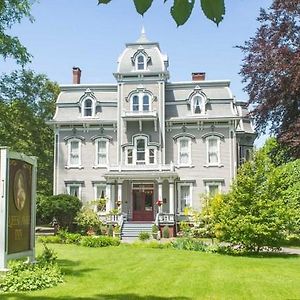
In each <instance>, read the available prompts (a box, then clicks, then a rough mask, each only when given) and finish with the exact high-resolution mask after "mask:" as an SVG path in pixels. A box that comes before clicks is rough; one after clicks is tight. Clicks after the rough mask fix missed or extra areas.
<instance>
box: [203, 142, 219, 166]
mask: <svg viewBox="0 0 300 300" xmlns="http://www.w3.org/2000/svg"><path fill="white" fill-rule="evenodd" d="M210 140H216V141H217V149H218V161H217V162H216V163H210V162H209V141H210ZM220 143H221V141H220V138H219V137H217V136H210V137H207V138H206V165H205V167H223V165H222V164H221V147H220Z"/></svg>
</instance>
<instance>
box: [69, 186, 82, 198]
mask: <svg viewBox="0 0 300 300" xmlns="http://www.w3.org/2000/svg"><path fill="white" fill-rule="evenodd" d="M71 186H73V187H78V197H77V198H78V199H79V200H81V196H82V194H81V190H82V186H81V184H80V183H68V184H67V193H68V195H71V193H70V190H71Z"/></svg>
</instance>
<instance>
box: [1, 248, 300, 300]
mask: <svg viewBox="0 0 300 300" xmlns="http://www.w3.org/2000/svg"><path fill="white" fill-rule="evenodd" d="M50 247H51V248H55V250H56V252H57V253H58V257H59V263H60V265H61V266H62V268H63V271H64V273H65V274H66V276H65V283H63V284H61V285H59V286H57V287H55V288H52V289H47V290H43V291H38V292H28V293H19V294H6V295H3V294H2V295H0V299H1V300H8V299H9V300H13V299H22V300H32V299H36V300H53V299H61V300H63V299H70V300H78V299H86V300H95V299H106V300H121V299H134V300H140V299H156V300H163V299H186V300H188V299H222V300H223V299H239V300H241V299H260V300H261V299H272V300H274V299H299V298H300V284H299V282H300V257H296V256H289V257H269V258H252V257H231V256H225V255H218V254H206V253H200V252H189V251H179V250H173V249H149V248H145V249H138V248H133V247H131V246H124V245H121V246H119V247H108V248H97V249H96V248H85V247H80V246H75V245H50ZM38 248H40V245H39V247H38Z"/></svg>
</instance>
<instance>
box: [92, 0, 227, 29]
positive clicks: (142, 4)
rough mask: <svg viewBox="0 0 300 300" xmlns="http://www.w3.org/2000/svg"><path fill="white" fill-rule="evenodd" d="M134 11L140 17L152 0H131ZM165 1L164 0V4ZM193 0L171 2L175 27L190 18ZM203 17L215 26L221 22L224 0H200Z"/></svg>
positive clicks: (99, 1)
mask: <svg viewBox="0 0 300 300" xmlns="http://www.w3.org/2000/svg"><path fill="white" fill-rule="evenodd" d="M109 2H111V0H98V4H108V3H109ZM133 2H134V5H135V9H136V11H137V12H138V13H139V14H140V15H144V13H145V12H146V11H147V10H148V9H149V8H150V7H151V5H152V2H153V0H133ZM166 2H167V0H164V3H166ZM194 4H195V0H173V5H172V7H171V10H170V14H171V16H172V18H173V19H174V21H175V22H176V24H177V26H180V25H183V24H184V23H185V22H186V21H187V20H188V19H189V17H190V15H191V13H192V11H193V8H194ZM200 4H201V8H202V11H203V13H204V14H205V16H206V17H207V18H208V19H210V20H212V21H213V22H214V23H216V24H217V25H218V24H219V23H220V22H221V21H222V20H223V16H224V14H225V4H224V0H200Z"/></svg>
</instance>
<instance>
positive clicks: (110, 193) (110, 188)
mask: <svg viewBox="0 0 300 300" xmlns="http://www.w3.org/2000/svg"><path fill="white" fill-rule="evenodd" d="M114 187H115V185H114V184H113V183H111V182H108V183H106V191H105V195H106V198H107V201H106V212H107V213H109V212H110V211H111V210H112V209H113V208H114V200H113V199H114Z"/></svg>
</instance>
